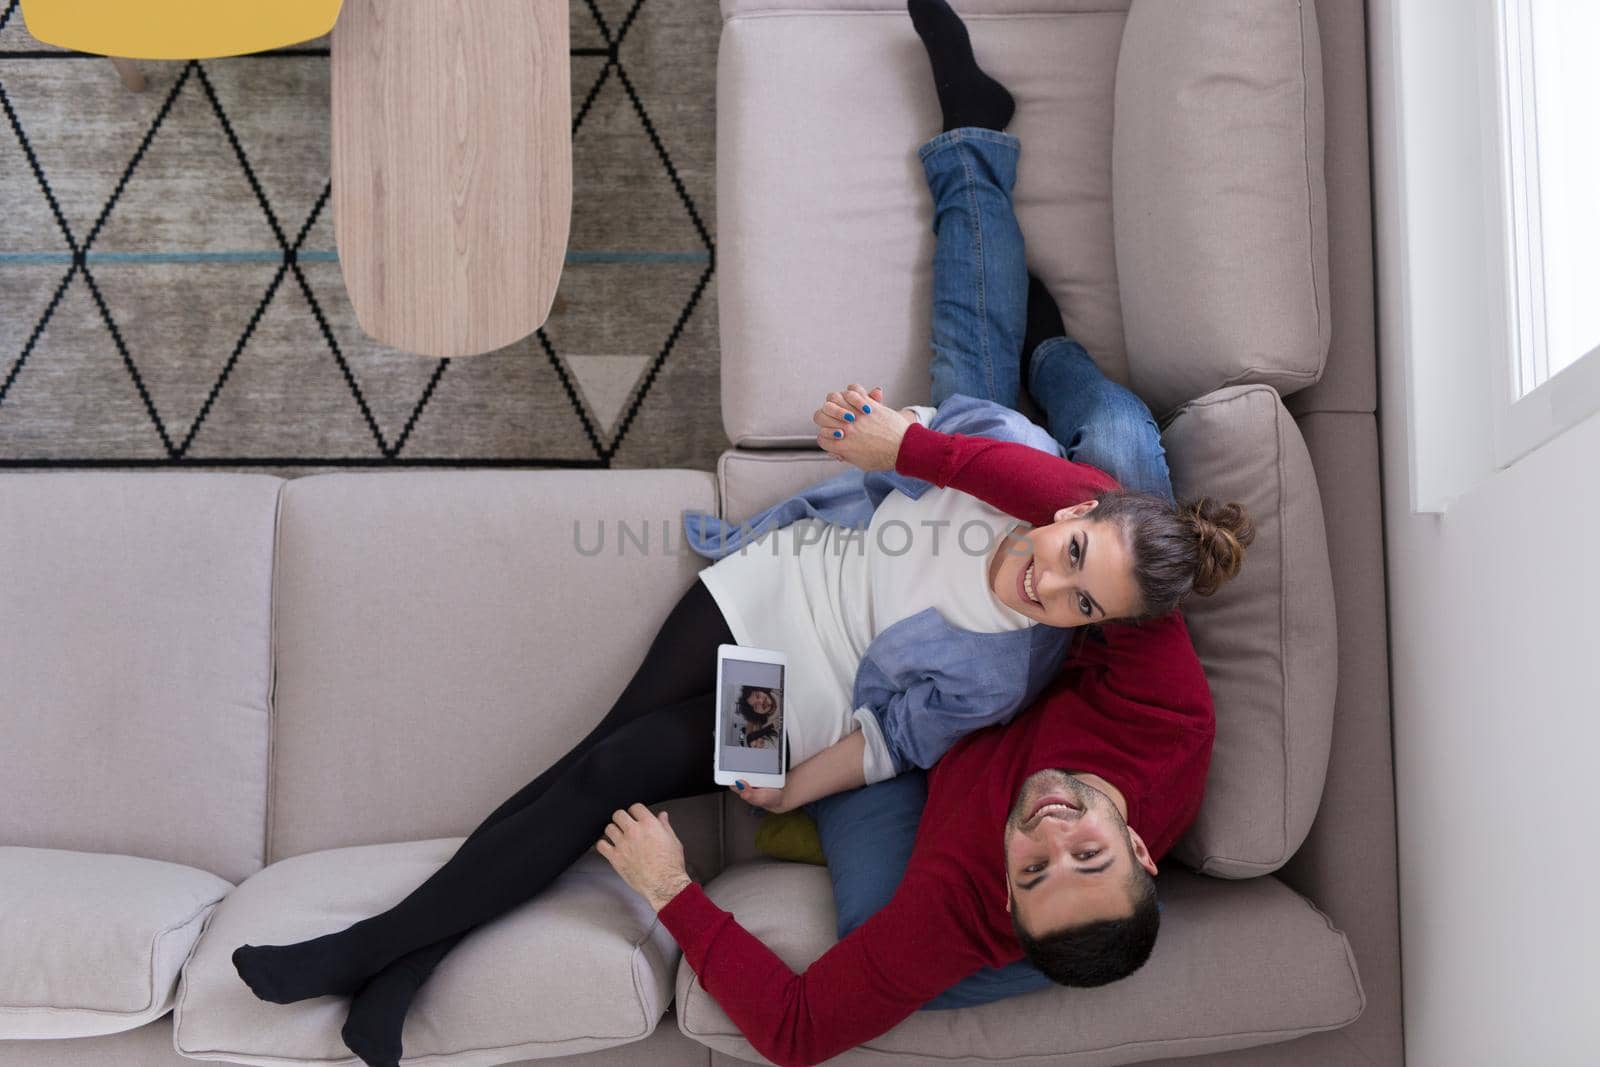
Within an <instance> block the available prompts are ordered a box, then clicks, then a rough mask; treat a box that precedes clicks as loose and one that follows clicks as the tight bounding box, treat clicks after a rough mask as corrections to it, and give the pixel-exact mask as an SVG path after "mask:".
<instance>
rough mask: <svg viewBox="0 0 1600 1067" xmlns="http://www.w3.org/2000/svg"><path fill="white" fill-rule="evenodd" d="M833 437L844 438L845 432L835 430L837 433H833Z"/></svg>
mask: <svg viewBox="0 0 1600 1067" xmlns="http://www.w3.org/2000/svg"><path fill="white" fill-rule="evenodd" d="M833 436H835V437H843V436H844V431H843V430H835V431H833Z"/></svg>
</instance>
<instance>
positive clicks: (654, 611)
mask: <svg viewBox="0 0 1600 1067" xmlns="http://www.w3.org/2000/svg"><path fill="white" fill-rule="evenodd" d="M715 506H716V496H715V482H714V479H713V478H712V476H711V475H710V473H709V472H706V471H690V470H637V471H495V470H469V471H418V472H413V471H396V472H385V473H382V474H378V475H373V474H344V473H340V474H322V475H313V476H311V477H305V478H297V479H295V480H294V481H292V482H290V483H289V484H288V485H287V486H286V487H285V488H284V496H283V521H282V534H281V537H280V540H279V549H278V570H277V575H276V598H277V622H276V626H277V632H276V635H275V636H276V641H277V682H276V686H275V689H274V692H273V707H274V714H273V738H272V740H273V773H272V824H271V828H270V831H269V846H270V849H271V852H270V858H271V859H273V860H277V859H282V858H283V857H285V856H292V855H296V854H298V853H301V852H310V851H314V850H318V849H326V848H340V847H344V846H348V845H363V844H371V843H374V842H379V841H404V840H419V839H423V838H430V837H448V836H459V835H464V834H467V833H469V832H471V830H472V829H473V828H474V827H476V826H477V825H478V823H479V822H480V821H481V820H482V819H483V818H484V817H485V816H487V815H488V814H489V813H490V812H491V811H493V810H494V809H495V807H496V806H497V805H499V804H500V803H501V802H502V801H503V800H505V799H506V798H507V797H509V796H511V795H512V794H513V793H515V792H516V791H517V790H518V789H520V788H522V786H523V785H525V784H526V783H527V782H528V781H529V780H531V779H532V778H534V777H535V776H536V775H538V774H539V773H540V772H541V771H543V770H544V769H545V768H546V767H548V766H550V765H551V764H552V763H554V762H555V761H556V760H557V759H558V758H560V757H561V756H562V755H564V754H566V752H567V751H568V750H569V749H571V748H572V746H573V745H575V744H577V742H578V741H580V740H581V739H582V738H583V737H584V736H585V735H586V734H588V732H589V731H590V730H591V729H593V728H594V726H595V724H596V723H598V722H599V721H600V719H601V717H602V716H603V715H604V714H605V713H606V711H607V710H608V709H609V708H610V707H611V705H612V702H614V701H615V700H616V698H617V696H618V694H620V693H621V692H622V690H623V687H624V686H625V685H626V684H627V682H628V679H629V678H631V677H632V676H633V672H634V671H635V670H636V669H637V668H638V666H639V663H640V662H641V661H642V660H643V659H644V653H645V650H646V649H647V648H648V647H649V646H650V642H651V641H652V640H653V639H654V638H655V635H656V631H657V630H658V629H659V628H660V625H661V623H662V621H663V620H665V619H666V617H667V613H668V612H669V611H671V609H672V606H673V605H674V604H676V603H677V601H678V599H679V598H680V597H681V596H682V595H683V593H684V591H685V590H686V589H688V588H689V586H690V585H691V584H692V583H693V582H694V581H695V574H696V573H697V572H698V570H699V569H700V567H702V566H704V565H705V560H703V559H701V558H700V557H699V556H696V555H695V554H694V553H692V552H690V551H688V550H687V549H686V548H685V547H684V544H683V530H682V525H681V516H682V513H683V511H684V510H686V509H693V510H705V511H708V510H711V509H712V508H714V507H715ZM618 605H626V606H627V610H625V611H619V610H618ZM715 813H716V800H715V799H714V798H692V799H688V800H684V801H679V802H676V803H675V805H674V807H673V817H674V820H675V822H674V825H675V826H677V827H678V829H679V831H680V833H681V834H682V835H683V837H684V845H685V847H686V849H687V850H688V853H689V859H690V862H691V864H692V865H693V867H694V869H695V870H696V871H698V872H700V873H702V874H703V875H709V874H711V873H713V872H714V871H715V869H716V868H715V865H716V863H717V862H718V859H719V856H718V851H717V847H716V833H717V821H716V814H715Z"/></svg>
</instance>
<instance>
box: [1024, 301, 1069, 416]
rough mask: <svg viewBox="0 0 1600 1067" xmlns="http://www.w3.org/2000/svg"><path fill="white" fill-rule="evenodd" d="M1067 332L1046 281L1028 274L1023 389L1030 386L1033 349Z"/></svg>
mask: <svg viewBox="0 0 1600 1067" xmlns="http://www.w3.org/2000/svg"><path fill="white" fill-rule="evenodd" d="M1066 333H1067V328H1066V327H1065V326H1064V325H1062V323H1061V311H1060V309H1059V308H1057V307H1056V301H1055V297H1053V296H1051V295H1050V290H1049V289H1047V288H1045V284H1044V282H1041V281H1040V280H1039V279H1038V278H1036V277H1034V276H1033V275H1032V274H1030V275H1028V329H1027V331H1026V332H1025V333H1024V334H1023V335H1022V379H1021V380H1022V387H1023V389H1027V388H1028V367H1029V366H1030V365H1032V363H1033V350H1034V349H1035V348H1038V347H1039V346H1040V345H1041V344H1043V343H1044V342H1046V341H1048V340H1050V339H1051V338H1052V337H1065V336H1066Z"/></svg>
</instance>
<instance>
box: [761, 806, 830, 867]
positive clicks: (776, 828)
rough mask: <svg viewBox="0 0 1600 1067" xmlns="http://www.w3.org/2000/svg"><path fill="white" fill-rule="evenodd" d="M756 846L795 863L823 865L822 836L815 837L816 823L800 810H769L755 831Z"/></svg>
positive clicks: (825, 861) (772, 855) (766, 853)
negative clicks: (774, 811)
mask: <svg viewBox="0 0 1600 1067" xmlns="http://www.w3.org/2000/svg"><path fill="white" fill-rule="evenodd" d="M756 848H757V849H758V850H759V851H760V852H762V853H764V854H765V855H768V856H771V857H772V858H773V859H779V860H790V861H792V862H794V863H815V864H816V865H817V866H819V867H826V866H827V865H828V861H827V860H826V859H824V858H823V855H822V839H821V838H820V837H818V836H817V824H816V822H815V821H814V820H813V819H812V818H811V816H809V815H807V814H806V813H805V812H803V811H799V810H795V811H785V812H781V813H770V814H768V815H767V816H766V818H764V819H762V820H761V827H760V829H758V830H757V831H756Z"/></svg>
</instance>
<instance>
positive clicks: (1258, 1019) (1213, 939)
mask: <svg viewBox="0 0 1600 1067" xmlns="http://www.w3.org/2000/svg"><path fill="white" fill-rule="evenodd" d="M1157 886H1158V888H1159V891H1160V894H1161V899H1162V901H1163V911H1162V916H1161V936H1160V938H1159V939H1158V940H1157V942H1156V948H1155V952H1154V953H1153V954H1152V955H1151V958H1150V961H1149V962H1148V963H1146V964H1145V966H1144V967H1142V968H1140V969H1139V970H1138V971H1136V972H1135V973H1134V974H1132V975H1131V976H1129V977H1128V978H1125V979H1123V980H1122V981H1120V982H1117V983H1114V984H1113V985H1110V986H1106V987H1102V988H1097V989H1062V988H1055V987H1052V988H1049V989H1043V990H1039V991H1037V992H1034V993H1028V994H1024V995H1022V996H1018V997H1013V998H1010V999H1008V1000H1002V1001H997V1002H995V1003H993V1004H986V1005H983V1006H981V1007H975V1008H962V1009H960V1010H957V1011H920V1012H917V1013H915V1014H913V1015H912V1016H911V1017H910V1018H909V1019H907V1020H905V1021H904V1022H902V1023H901V1024H900V1025H899V1026H896V1027H895V1028H894V1029H893V1030H890V1031H889V1032H888V1033H886V1034H883V1035H882V1036H880V1037H877V1038H874V1039H873V1040H871V1041H868V1042H866V1043H865V1044H864V1045H862V1046H861V1047H860V1048H858V1049H856V1050H854V1051H852V1052H848V1053H845V1054H844V1055H843V1056H841V1057H839V1058H838V1059H837V1060H834V1061H830V1062H837V1063H841V1064H843V1063H865V1062H869V1061H870V1062H880V1063H881V1062H883V1057H884V1056H885V1055H888V1056H894V1057H898V1058H901V1059H903V1060H904V1062H907V1063H914V1062H916V1063H920V1062H931V1061H932V1060H935V1059H937V1060H939V1061H941V1062H948V1061H960V1060H962V1059H963V1058H965V1057H971V1058H972V1059H974V1060H982V1061H984V1062H996V1061H1005V1060H1008V1059H1021V1058H1031V1057H1052V1058H1060V1059H1062V1060H1065V1059H1066V1058H1069V1057H1070V1058H1071V1062H1073V1063H1075V1064H1122V1063H1133V1062H1137V1061H1140V1060H1146V1059H1152V1058H1164V1057H1171V1056H1184V1055H1198V1054H1202V1053H1208V1052H1220V1051H1225V1050H1228V1049H1237V1048H1246V1047H1249V1046H1252V1045H1262V1044H1268V1043H1270V1042H1274V1041H1286V1040H1289V1039H1290V1038H1294V1037H1298V1036H1300V1035H1302V1034H1307V1033H1311V1032H1313V1031H1317V1030H1327V1029H1333V1028H1335V1027H1340V1026H1344V1025H1346V1024H1348V1023H1349V1022H1351V1021H1352V1020H1353V1019H1355V1018H1356V1016H1358V1015H1359V1014H1360V1013H1361V1010H1362V1007H1363V1005H1364V998H1363V994H1362V991H1361V983H1360V979H1359V978H1358V976H1357V974H1356V969H1355V962H1354V958H1353V956H1352V955H1351V952H1350V945H1349V943H1348V942H1347V941H1346V940H1345V937H1344V935H1343V934H1342V933H1340V932H1339V931H1338V930H1336V929H1334V928H1333V926H1332V925H1331V924H1330V923H1329V921H1328V919H1327V917H1326V916H1324V915H1323V914H1322V913H1321V912H1319V911H1317V909H1316V908H1315V907H1313V906H1312V905H1311V903H1310V902H1309V901H1307V900H1306V899H1305V898H1303V897H1301V896H1299V895H1298V894H1297V893H1295V892H1293V891H1292V890H1290V889H1289V888H1288V887H1287V886H1285V885H1283V884H1282V883H1281V882H1279V881H1278V880H1277V879H1275V878H1270V877H1268V878H1256V879H1251V880H1249V881H1244V882H1227V881H1222V880H1219V879H1213V878H1206V877H1203V876H1200V875H1196V874H1192V873H1189V872H1187V871H1184V870H1182V869H1181V868H1177V867H1173V868H1171V869H1168V870H1165V871H1163V872H1162V874H1161V876H1160V877H1159V878H1158V879H1157ZM707 892H708V893H709V894H710V896H711V899H712V900H714V901H716V903H717V904H718V905H720V906H721V907H723V908H726V909H728V910H729V911H731V912H732V913H733V915H734V917H735V918H736V919H738V921H739V922H740V923H741V924H743V926H744V927H745V928H746V929H747V930H749V931H750V932H751V933H752V934H754V935H755V936H757V937H759V938H760V939H761V940H762V941H764V942H765V943H766V944H767V946H768V947H769V948H771V949H772V950H773V951H774V952H775V953H777V954H778V956H779V957H780V958H781V959H782V960H783V961H784V962H785V963H787V964H788V965H789V966H790V967H792V968H794V969H795V970H797V971H799V970H803V969H804V968H805V967H807V966H808V965H809V964H810V963H811V961H813V960H815V959H816V958H817V957H818V956H820V955H822V953H823V952H825V951H827V949H828V947H829V946H831V945H832V944H833V943H834V941H835V938H834V913H833V894H832V892H831V891H830V889H829V886H828V873H827V872H826V871H824V870H821V869H819V868H816V867H811V866H807V865H802V864H792V863H770V862H769V863H754V864H741V865H738V866H735V867H731V868H729V869H728V870H727V871H725V872H723V874H722V875H721V876H720V877H718V878H717V879H716V880H715V881H714V882H712V883H711V885H710V886H708V887H707ZM677 996H678V1001H677V1003H678V1025H679V1028H680V1029H682V1030H683V1032H684V1033H685V1034H687V1035H689V1036H690V1037H692V1038H695V1039H696V1040H698V1041H700V1042H701V1043H703V1044H705V1045H707V1046H709V1047H711V1048H713V1049H716V1050H717V1051H719V1052H724V1053H727V1054H728V1055H731V1056H736V1057H738V1058H740V1059H746V1060H756V1061H761V1057H760V1056H759V1055H758V1054H757V1053H756V1051H755V1050H754V1048H752V1047H751V1045H750V1044H749V1042H747V1041H746V1040H745V1039H744V1037H743V1036H742V1035H741V1034H740V1033H739V1031H738V1029H737V1028H736V1027H735V1026H734V1025H733V1023H732V1021H731V1020H729V1018H728V1017H727V1015H726V1014H724V1012H723V1011H722V1009H721V1008H720V1007H719V1006H718V1005H717V1003H716V1001H714V1000H713V999H712V998H711V996H710V995H709V994H708V993H706V991H705V990H704V989H703V988H701V986H700V983H699V981H698V980H697V979H696V978H695V975H694V971H693V969H692V968H691V967H689V965H688V964H687V963H684V964H682V965H680V966H679V969H678V985H677ZM1052 1062H1055V1059H1052Z"/></svg>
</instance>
